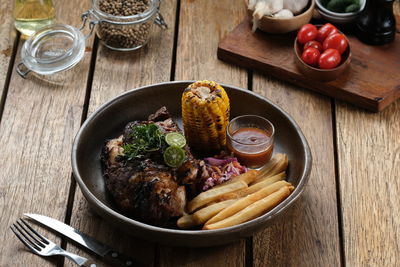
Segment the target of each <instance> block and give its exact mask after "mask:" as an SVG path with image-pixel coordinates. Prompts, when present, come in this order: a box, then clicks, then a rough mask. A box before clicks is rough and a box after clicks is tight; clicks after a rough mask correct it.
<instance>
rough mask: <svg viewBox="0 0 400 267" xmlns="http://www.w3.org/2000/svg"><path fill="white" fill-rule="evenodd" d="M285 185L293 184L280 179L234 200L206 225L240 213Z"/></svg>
mask: <svg viewBox="0 0 400 267" xmlns="http://www.w3.org/2000/svg"><path fill="white" fill-rule="evenodd" d="M284 186H291V184H290V183H288V182H286V181H278V182H275V183H273V184H271V185H269V186H267V187H265V188H262V189H260V190H258V191H257V192H255V193H253V194H250V195H248V196H247V197H244V198H242V199H239V200H237V201H234V203H233V204H231V205H230V206H228V207H226V208H225V209H223V210H221V211H220V212H218V214H216V215H215V216H214V217H212V218H211V219H210V220H208V221H207V222H206V225H208V224H213V223H216V222H218V221H222V220H223V219H225V218H228V217H229V216H232V215H234V214H235V213H238V212H239V211H241V210H243V209H244V208H246V207H248V206H249V205H251V204H253V203H254V202H256V201H258V200H260V199H262V198H265V197H266V196H268V195H270V194H272V193H274V192H275V191H278V190H279V189H280V188H282V187H284ZM227 201H229V200H227ZM224 202H226V201H224ZM200 211H201V210H200Z"/></svg>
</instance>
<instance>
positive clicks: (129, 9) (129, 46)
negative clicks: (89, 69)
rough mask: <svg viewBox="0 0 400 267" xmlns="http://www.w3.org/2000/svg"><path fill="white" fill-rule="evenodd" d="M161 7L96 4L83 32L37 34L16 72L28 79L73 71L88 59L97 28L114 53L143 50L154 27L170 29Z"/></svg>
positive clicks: (151, 1) (113, 0) (153, 0)
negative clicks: (30, 74) (87, 49)
mask: <svg viewBox="0 0 400 267" xmlns="http://www.w3.org/2000/svg"><path fill="white" fill-rule="evenodd" d="M159 6H160V0H124V1H122V0H92V7H91V9H89V10H88V11H86V12H85V13H83V14H82V19H83V25H82V27H81V28H80V29H78V28H75V27H72V26H70V25H64V24H56V25H50V26H47V27H44V28H41V29H39V30H38V31H37V32H35V33H34V34H33V35H32V36H31V37H30V38H29V39H28V40H27V41H26V42H25V43H24V45H23V47H22V49H21V63H19V64H18V65H17V69H16V70H17V72H18V73H19V74H20V75H21V76H23V77H25V76H26V74H27V73H28V72H30V71H34V72H36V73H38V74H42V75H48V74H54V73H57V72H60V71H63V70H67V69H70V68H72V67H73V66H75V65H76V64H77V63H78V62H79V61H80V60H81V59H82V57H83V56H84V51H85V41H86V39H87V38H88V37H89V36H90V35H91V34H92V32H93V30H94V28H96V33H97V36H98V37H99V39H100V40H101V42H102V43H103V44H104V45H105V46H106V47H108V48H110V49H113V50H117V51H131V50H136V49H139V48H141V47H143V46H144V45H145V44H146V43H147V42H148V40H149V36H150V32H151V29H152V25H153V24H154V23H155V24H158V25H159V26H160V27H161V28H164V29H166V28H167V25H166V23H165V22H164V20H163V18H162V16H161V14H160V13H159ZM87 23H89V29H90V33H89V34H88V35H86V36H85V35H84V34H83V33H82V30H83V29H84V28H85V25H86V24H87ZM23 65H24V66H25V67H26V69H23Z"/></svg>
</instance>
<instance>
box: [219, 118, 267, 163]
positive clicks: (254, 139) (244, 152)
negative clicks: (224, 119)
mask: <svg viewBox="0 0 400 267" xmlns="http://www.w3.org/2000/svg"><path fill="white" fill-rule="evenodd" d="M226 131H227V147H228V149H229V150H230V151H231V152H233V153H234V155H235V157H237V158H238V160H239V161H240V162H241V163H243V164H244V165H246V166H247V167H250V168H258V167H261V166H263V165H264V164H265V163H267V162H268V161H269V160H270V159H271V156H272V152H273V147H274V133H275V129H274V126H273V125H272V123H271V122H270V121H269V120H267V119H265V118H263V117H260V116H256V115H243V116H239V117H236V118H234V119H233V120H231V121H230V122H229V125H228V127H227V130H226Z"/></svg>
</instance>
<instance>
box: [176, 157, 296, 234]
mask: <svg viewBox="0 0 400 267" xmlns="http://www.w3.org/2000/svg"><path fill="white" fill-rule="evenodd" d="M287 166H288V157H287V155H286V154H276V155H275V156H274V157H273V158H272V159H271V160H270V161H269V162H268V163H267V164H266V165H265V166H264V167H263V168H261V169H260V170H250V171H248V172H246V173H244V174H241V175H239V176H236V177H234V178H232V179H231V180H230V181H228V182H225V183H223V184H221V185H217V186H215V187H213V188H212V189H210V190H208V191H205V192H202V193H200V194H199V195H198V196H196V197H195V198H194V199H193V200H191V201H190V202H189V203H188V204H187V211H188V212H189V214H188V215H184V216H182V217H181V218H179V220H178V222H177V224H178V227H179V228H182V229H190V228H193V227H196V226H200V225H203V229H205V230H212V229H220V228H225V227H229V226H234V225H237V224H241V223H244V222H247V221H249V220H252V219H254V218H256V217H258V216H260V215H262V214H264V213H266V212H267V211H269V210H271V209H272V208H274V207H275V206H277V205H278V204H279V203H280V202H282V201H283V200H284V199H285V198H287V197H288V196H289V195H290V193H291V192H292V191H293V190H294V187H293V186H292V185H291V184H290V183H288V182H286V181H285V179H286V169H287Z"/></svg>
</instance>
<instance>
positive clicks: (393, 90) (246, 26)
mask: <svg viewBox="0 0 400 267" xmlns="http://www.w3.org/2000/svg"><path fill="white" fill-rule="evenodd" d="M397 20H398V22H399V23H398V25H399V27H400V17H398V19H397ZM346 36H347V38H348V39H349V44H350V49H351V54H352V56H351V63H350V68H348V69H347V70H346V71H345V72H344V73H343V74H342V75H340V76H339V78H337V79H336V80H334V81H331V82H325V83H324V82H318V81H316V80H315V79H312V78H310V77H308V76H306V75H304V74H303V73H301V71H300V70H299V69H298V67H297V66H296V64H295V63H294V62H295V55H294V50H293V44H294V40H295V37H296V35H295V34H294V33H289V34H281V35H276V34H275V35H271V34H266V33H263V32H261V31H257V32H256V33H252V32H251V26H250V22H249V21H248V20H245V21H243V22H242V23H241V24H240V25H239V26H238V27H236V28H235V29H234V30H233V31H232V32H231V33H229V35H228V36H227V38H225V39H224V40H223V41H222V42H221V43H220V44H219V49H218V58H220V59H222V60H224V61H226V62H230V63H233V64H235V65H237V66H242V67H246V68H251V69H254V70H257V71H260V72H262V73H267V74H270V75H273V76H274V77H276V78H278V79H281V80H284V81H289V82H291V83H293V84H296V85H298V86H302V87H305V88H309V89H311V90H314V91H317V92H320V93H322V94H325V95H328V96H331V97H334V98H338V99H341V100H343V101H346V102H349V103H351V104H354V105H356V106H359V107H362V108H365V109H368V110H371V111H375V112H378V111H381V110H383V109H384V108H385V107H387V106H388V105H389V104H391V103H392V102H393V101H395V100H396V99H398V98H400V83H399V79H398V70H399V69H400V53H399V51H400V33H398V34H397V36H396V37H397V38H396V39H395V41H394V42H392V43H390V44H387V45H385V46H368V45H365V44H363V43H362V42H360V41H359V40H358V39H357V38H356V37H355V36H353V35H351V34H350V33H346Z"/></svg>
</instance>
